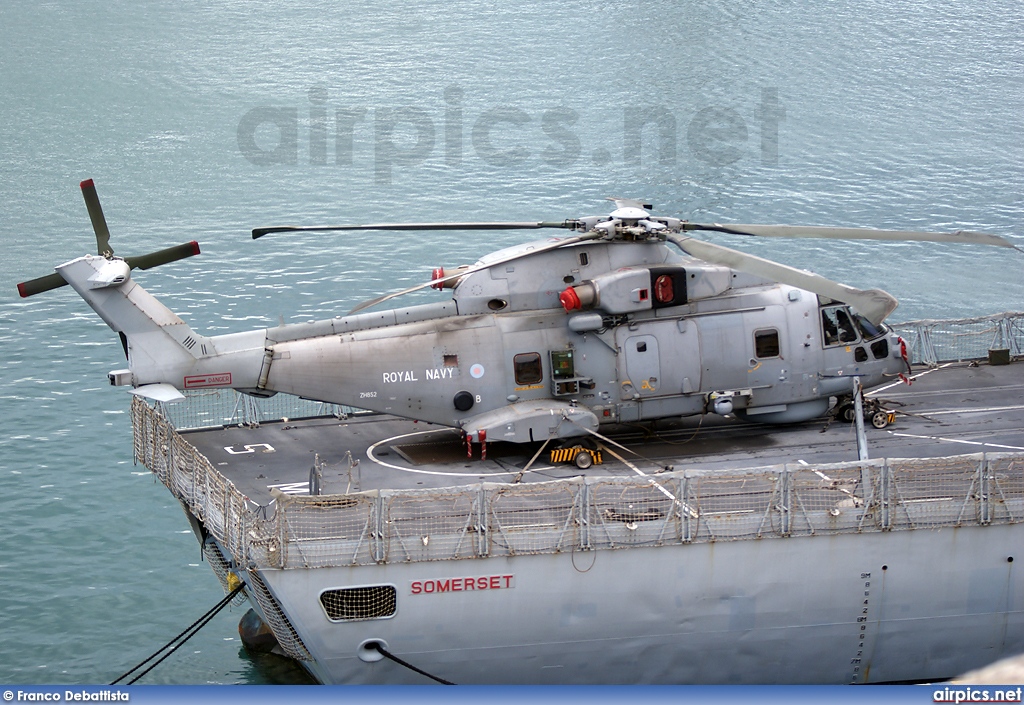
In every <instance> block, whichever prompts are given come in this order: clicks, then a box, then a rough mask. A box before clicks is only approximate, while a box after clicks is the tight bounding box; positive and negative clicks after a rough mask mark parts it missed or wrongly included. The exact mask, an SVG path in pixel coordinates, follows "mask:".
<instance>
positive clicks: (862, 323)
mask: <svg viewBox="0 0 1024 705" xmlns="http://www.w3.org/2000/svg"><path fill="white" fill-rule="evenodd" d="M853 320H854V321H856V322H857V327H858V328H859V329H860V334H861V335H863V336H864V340H874V339H875V338H877V337H878V336H880V335H885V334H886V332H887V331H888V330H889V329H888V328H887V327H886V325H885V324H884V323H879V324H878V325H877V326H876V325H875V324H874V323H872V322H871V321H869V320H868V319H866V318H864V316H862V315H860V314H859V313H854V314H853Z"/></svg>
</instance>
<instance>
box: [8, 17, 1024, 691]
mask: <svg viewBox="0 0 1024 705" xmlns="http://www.w3.org/2000/svg"><path fill="white" fill-rule="evenodd" d="M1022 30H1024V26H1022V19H1021V13H1020V8H1019V6H1018V5H1017V4H1016V3H1012V2H1009V1H1007V0H978V1H977V2H972V3H959V4H957V3H934V2H922V1H920V0H912V1H909V2H901V3H891V2H880V1H878V0H837V1H835V2H825V1H824V0H796V1H794V2H783V1H782V0H769V1H768V2H748V1H745V0H739V1H735V0H731V1H726V0H695V1H694V2H672V1H667V0H639V1H634V2H607V1H601V0H567V1H566V2H559V3H555V2H541V1H539V0H525V1H523V2H518V3H511V4H509V3H506V4H504V5H502V4H499V3H484V2H480V1H479V0H445V1H444V2H441V1H440V0H411V1H410V2H404V3H396V2H382V1H380V0H368V1H367V2H364V3H334V2H289V3H271V2H240V1H238V0H221V1H219V2H208V3H199V2H195V1H194V0H183V1H179V2H173V3H171V2H152V3H131V2H126V1H124V0H111V1H108V2H104V3H84V2H70V1H60V0H58V1H53V2H37V3H25V2H13V1H9V2H5V3H3V4H2V5H0V177H2V178H0V242H2V244H3V250H2V252H3V255H2V259H0V282H2V284H3V286H2V287H0V517H2V521H3V528H2V531H0V624H2V632H0V633H2V639H0V682H12V683H56V684H64V683H69V684H70V683H104V682H108V681H110V680H112V679H113V678H115V677H117V676H118V675H120V674H121V672H122V671H124V670H126V669H127V668H128V667H130V666H131V665H133V664H134V663H135V662H137V661H139V660H141V659H142V658H143V657H144V656H146V655H148V654H149V653H150V651H152V650H154V649H155V648H156V647H157V646H159V645H160V644H162V643H163V642H164V641H166V640H168V639H170V638H171V637H172V636H174V635H175V634H176V633H178V631H180V630H181V629H183V628H184V627H185V626H187V625H188V624H189V623H190V622H191V621H192V620H193V619H195V618H196V617H198V616H199V615H200V614H202V612H204V611H205V610H206V609H207V608H208V607H209V606H211V605H213V604H214V603H215V602H216V601H217V600H218V599H219V598H220V596H221V594H222V593H221V590H220V587H219V584H218V583H217V581H216V579H215V578H214V577H213V574H212V572H211V571H210V570H209V568H208V566H207V565H205V564H204V563H202V562H201V560H200V554H199V549H198V547H197V544H196V541H195V539H194V537H193V536H192V534H191V532H190V530H189V528H188V524H187V522H186V520H185V517H184V515H183V514H182V512H181V510H180V508H179V507H178V505H177V502H176V501H175V500H174V499H173V498H172V497H171V495H170V494H169V493H168V492H167V491H166V490H165V489H164V488H163V487H162V486H161V485H160V484H159V483H157V482H155V481H154V480H153V479H152V477H151V476H150V475H149V473H148V472H146V471H145V469H144V468H142V467H137V466H135V465H133V464H132V451H131V429H130V424H129V418H128V415H127V413H126V412H127V409H128V406H129V401H128V400H129V397H128V395H127V394H126V393H125V391H124V390H123V389H120V388H112V387H109V386H108V385H107V380H106V373H107V371H109V370H111V369H116V368H119V367H123V366H124V359H123V356H122V353H121V350H120V346H119V344H118V342H117V340H116V338H115V337H114V336H113V335H112V334H111V333H110V331H109V330H108V329H107V328H106V327H105V326H104V324H102V322H101V321H99V319H98V318H96V317H95V316H94V315H93V314H92V312H91V311H90V310H89V309H88V308H87V307H86V306H85V304H84V303H83V302H82V301H81V300H79V299H78V298H77V297H76V296H75V295H73V294H72V293H71V292H70V291H69V290H68V289H67V288H65V289H62V290H60V291H56V292H51V293H49V294H45V295H41V296H38V297H34V298H31V299H25V300H23V299H20V298H18V296H17V292H16V290H15V283H16V282H19V281H22V280H25V279H29V278H33V277H37V276H41V275H43V274H46V273H49V272H51V271H52V267H53V266H54V265H55V264H58V263H61V262H63V261H66V260H68V259H71V258H73V257H76V256H79V255H81V254H85V253H86V252H89V251H92V250H93V249H94V247H95V241H94V238H93V235H92V232H91V228H90V225H89V220H88V216H87V214H86V211H85V207H84V205H83V202H82V199H81V196H80V193H79V190H78V183H79V181H81V180H82V179H85V178H90V177H91V178H94V179H95V181H96V184H97V187H98V189H99V194H100V198H101V200H102V202H103V205H104V209H105V212H106V217H107V221H108V223H109V225H110V229H111V232H112V233H113V239H112V244H113V245H114V248H115V250H116V251H117V252H118V253H119V254H139V253H143V252H148V251H151V250H155V249H158V248H160V247H164V246H167V245H171V244H174V243H177V242H183V241H187V240H192V239H196V240H199V241H200V243H201V245H202V248H203V255H202V256H201V257H198V258H194V259H191V260H188V261H185V262H180V263H177V264H175V265H172V266H168V267H164V268H161V269H158V270H152V271H148V272H137V273H136V277H137V278H138V280H139V281H140V282H142V283H143V284H144V286H146V287H147V288H148V289H149V290H151V291H152V292H153V293H155V294H156V295H158V296H160V297H162V298H163V299H165V300H166V302H167V303H168V305H169V306H170V307H171V308H173V309H174V310H175V311H177V312H178V313H179V314H181V315H182V317H183V318H185V319H186V320H187V321H188V322H189V323H190V324H191V325H192V326H193V327H194V328H196V329H197V330H200V331H203V332H205V333H223V332H229V331H237V330H245V329H249V328H257V327H262V326H266V325H275V324H276V323H277V321H278V320H279V317H281V318H283V319H284V320H286V321H288V322H295V321H303V320H314V319H318V318H325V317H329V316H333V315H337V314H340V313H343V312H345V311H347V310H348V309H349V308H351V307H352V306H353V305H354V304H356V303H357V302H359V301H362V300H364V299H367V298H371V297H372V296H374V295H376V294H378V293H381V292H382V291H387V290H392V289H397V288H401V287H403V286H408V285H410V284H413V283H416V282H419V281H422V280H424V279H425V278H428V277H429V272H430V268H431V267H432V266H436V265H448V266H452V265H458V264H462V263H470V262H472V261H475V260H476V259H477V258H478V257H479V256H480V255H482V254H484V253H486V252H488V251H491V250H493V249H497V248H498V247H502V246H507V245H511V244H514V243H516V242H519V241H520V240H521V239H523V238H524V237H527V236H528V235H527V234H524V233H518V232H496V233H473V234H466V233H452V232H440V233H421V234H416V235H409V234H404V235H403V234H394V233H390V234H389V233H370V234H333V235H324V234H303V235H273V236H269V237H267V238H264V239H262V240H259V241H256V242H254V241H252V240H251V239H250V237H249V233H248V231H249V229H251V228H252V227H255V226H259V225H269V224H280V223H284V222H288V223H302V224H315V223H321V222H369V221H429V220H561V219H563V218H568V217H576V216H582V215H591V214H601V213H605V212H607V211H608V209H609V204H607V203H606V202H604V201H603V200H602V199H603V198H604V197H605V196H609V195H615V196H627V197H637V198H643V199H647V200H648V201H649V202H653V203H654V204H655V207H656V208H655V210H656V212H657V213H659V214H661V215H675V216H679V217H683V218H688V219H692V220H705V221H706V220H711V221H722V222H727V221H733V222H741V223H743V222H755V223H759V222H764V223H771V222H779V223H806V224H821V225H860V226H875V227H882V228H904V229H911V228H914V229H957V228H964V229H976V230H986V231H990V232H994V233H997V234H1000V235H1004V236H1006V237H1009V238H1011V239H1014V240H1015V241H1016V242H1018V243H1021V244H1024V229H1022V223H1024V195H1022V189H1024V31H1022ZM713 239H714V240H715V241H716V242H719V243H722V244H725V245H727V246H732V247H743V248H745V249H747V250H748V251H750V252H753V253H756V254H759V255H762V256H767V257H770V258H773V259H777V260H780V261H783V262H786V263H789V264H792V265H795V266H799V267H802V268H808V269H812V270H814V271H817V272H819V273H821V274H823V275H825V276H828V277H831V278H835V279H839V280H841V281H844V282H847V283H849V284H852V285H854V286H858V287H864V288H871V287H880V288H884V289H886V290H888V291H890V292H891V293H893V294H894V295H895V296H897V297H898V298H899V299H900V300H901V307H900V308H899V309H898V310H897V312H896V313H895V314H894V316H893V318H894V320H908V319H913V318H924V317H929V318H935V317H958V316H972V315H982V314H988V313H995V312H998V311H1002V310H1008V309H1009V310H1021V309H1024V276H1022V265H1024V255H1022V254H1020V253H1017V252H1012V251H1005V250H997V249H995V248H978V247H974V248H971V247H965V246H954V245H935V244H921V243H908V244H877V243H864V242H855V243H848V242H830V241H816V240H804V241H745V240H743V239H741V238H735V237H729V236H716V237H714V238H713ZM441 295H442V294H438V293H437V292H434V291H427V292H425V293H422V294H420V295H418V296H419V298H416V297H411V298H410V300H409V301H408V302H409V303H413V302H416V301H427V300H432V297H437V296H441ZM241 611H242V610H241V609H239V608H235V609H233V610H231V611H227V612H225V613H222V615H221V616H220V617H218V618H217V619H216V620H215V621H214V622H213V623H212V624H211V625H210V626H208V627H207V628H206V629H205V630H204V631H203V632H202V633H201V634H200V636H199V637H197V638H196V639H195V640H193V641H191V642H189V644H188V645H187V646H186V647H185V648H183V649H182V650H180V651H179V652H178V653H176V654H175V655H174V656H172V657H171V658H169V659H168V660H167V661H165V662H164V663H163V664H161V666H159V667H158V668H157V669H156V670H154V671H153V672H152V673H151V674H149V675H148V676H147V677H146V680H145V682H151V683H199V684H202V683H264V682H275V681H279V680H285V681H289V680H292V679H294V678H295V675H294V674H291V673H288V672H287V671H283V672H282V671H280V670H276V669H274V668H266V667H264V666H263V665H259V664H256V663H254V662H253V661H252V660H250V659H249V658H248V657H247V656H246V655H245V654H244V652H243V651H242V649H241V646H240V642H239V640H238V637H237V632H236V629H235V625H236V623H237V621H238V618H239V617H240V616H241Z"/></svg>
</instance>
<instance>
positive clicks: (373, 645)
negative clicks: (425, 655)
mask: <svg viewBox="0 0 1024 705" xmlns="http://www.w3.org/2000/svg"><path fill="white" fill-rule="evenodd" d="M367 646H368V647H370V648H371V649H376V650H377V651H379V652H380V654H381V656H383V657H384V658H388V659H391V660H392V661H394V662H395V663H397V664H398V665H399V666H405V667H406V668H408V669H409V670H410V671H416V673H419V674H420V675H421V676H426V677H427V678H431V679H433V680H435V681H437V682H438V683H440V684H441V685H455V684H454V683H452V682H451V681H446V680H445V679H444V678H438V677H437V676H433V675H431V674H429V673H427V672H426V671H424V670H423V669H422V668H416V667H415V666H413V665H412V664H411V663H409V662H408V661H403V660H402V659H400V658H398V657H397V656H395V655H394V654H393V653H391V652H390V651H388V650H387V649H385V648H384V647H383V646H381V643H380V642H379V641H373V642H370V643H369V644H367Z"/></svg>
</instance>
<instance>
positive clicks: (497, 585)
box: [409, 575, 514, 595]
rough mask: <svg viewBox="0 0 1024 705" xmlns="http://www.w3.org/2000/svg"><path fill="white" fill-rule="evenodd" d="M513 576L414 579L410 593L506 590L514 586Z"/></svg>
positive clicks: (410, 585) (429, 593)
mask: <svg viewBox="0 0 1024 705" xmlns="http://www.w3.org/2000/svg"><path fill="white" fill-rule="evenodd" d="M513 577H514V576H513V575H482V576H479V577H465V578H441V579H436V580H413V581H412V582H411V583H410V584H409V594H411V595H431V594H434V593H442V592H467V591H469V590H506V589H508V588H511V587H513V584H512V579H513Z"/></svg>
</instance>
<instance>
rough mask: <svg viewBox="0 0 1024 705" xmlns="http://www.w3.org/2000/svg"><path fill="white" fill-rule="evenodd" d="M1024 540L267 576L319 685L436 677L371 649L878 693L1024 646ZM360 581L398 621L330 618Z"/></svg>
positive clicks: (682, 679)
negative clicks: (332, 604)
mask: <svg viewBox="0 0 1024 705" xmlns="http://www.w3.org/2000/svg"><path fill="white" fill-rule="evenodd" d="M1022 538H1024V525H1004V526H973V527H961V528H943V529H930V530H910V531H891V532H880V533H870V534H841V535H831V536H803V537H794V538H772V539H762V540H744V541H723V542H713V543H701V544H689V545H678V546H660V547H650V548H644V547H634V548H629V549H622V550H605V551H577V552H573V553H561V554H550V555H529V556H506V557H500V558H486V559H478V560H472V561H438V562H430V563H405V564H393V563H392V564H388V565H385V566H360V567H358V568H322V569H316V570H266V571H263V572H262V573H261V575H262V577H263V580H264V582H265V584H266V586H267V588H268V589H269V590H270V591H271V593H272V594H273V595H274V597H275V598H276V600H277V602H278V604H280V605H281V607H282V609H283V611H284V612H285V614H286V616H287V618H288V620H289V621H290V622H291V624H292V625H293V626H294V628H295V630H296V631H297V632H298V633H300V634H302V637H303V641H304V643H305V646H306V648H307V649H308V650H309V652H310V654H311V656H312V660H311V661H309V662H307V663H306V664H305V665H306V667H307V668H308V669H309V670H310V672H311V673H312V674H313V675H314V677H316V678H317V679H318V680H319V681H321V682H323V683H335V684H340V683H362V684H365V683H389V684H396V683H424V682H428V681H427V680H426V679H425V678H424V676H422V675H419V674H417V673H415V672H413V671H411V670H409V669H407V668H405V667H403V666H400V665H397V664H396V663H393V662H391V661H389V660H387V659H383V658H379V655H378V654H376V653H375V652H370V656H367V653H368V652H367V650H366V648H365V644H366V642H367V641H377V642H379V643H381V644H382V645H384V646H385V648H386V649H387V650H389V651H390V652H391V653H393V654H395V655H397V656H399V657H400V658H402V659H404V660H405V661H407V662H409V663H411V664H413V665H415V666H417V667H419V668H421V669H423V670H425V671H427V672H428V673H431V674H433V675H436V676H438V677H441V678H444V679H446V680H449V681H453V682H456V683H460V684H493V683H529V684H563V683H564V684H595V683H601V684H649V683H655V684H657V683H666V684H675V683H738V684H744V683H754V684H756V683H884V682H899V681H911V680H915V681H919V680H939V679H943V678H949V677H952V676H954V675H956V674H958V673H961V672H964V671H966V670H968V669H971V668H974V667H977V666H981V665H984V664H987V663H991V662H993V661H995V660H997V659H999V658H1001V657H1004V656H1008V655H1012V654H1016V653H1020V652H1022V651H1024V611H1022V607H1024V604H1022V601H1024V576H1022V574H1021V571H1020V569H1019V568H1018V567H1017V566H1018V563H1016V562H1014V560H1013V559H1014V558H1016V556H1015V555H1014V554H1015V548H1016V547H1019V546H1020V545H1022V544H1021V540H1022ZM509 576H510V577H509ZM494 577H497V578H498V579H499V580H498V583H497V584H498V585H500V587H498V588H497V589H492V588H490V587H488V588H484V589H476V587H477V584H483V583H479V580H480V579H486V580H487V581H488V585H490V584H494V581H493V580H491V578H494ZM469 578H472V579H473V580H474V585H473V589H469V590H467V589H463V588H464V587H465V586H466V585H468V581H467V579H469ZM455 580H458V581H459V582H454V581H455ZM506 583H507V586H506ZM367 585H393V586H394V587H395V589H396V595H397V604H396V609H395V612H394V615H393V616H391V617H388V618H384V619H373V620H365V621H348V622H337V621H335V622H332V621H331V620H329V619H328V617H327V614H326V612H325V610H324V609H323V607H322V606H321V603H320V601H319V600H318V599H317V597H318V596H319V595H320V594H321V593H323V592H324V591H328V590H335V589H338V588H345V587H354V586H367ZM456 586H457V587H458V588H459V589H458V590H455V589H453V588H454V587H456ZM428 587H429V588H430V591H429V592H428V591H426V588H428ZM442 588H444V589H443V591H442ZM367 659H371V660H367Z"/></svg>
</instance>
